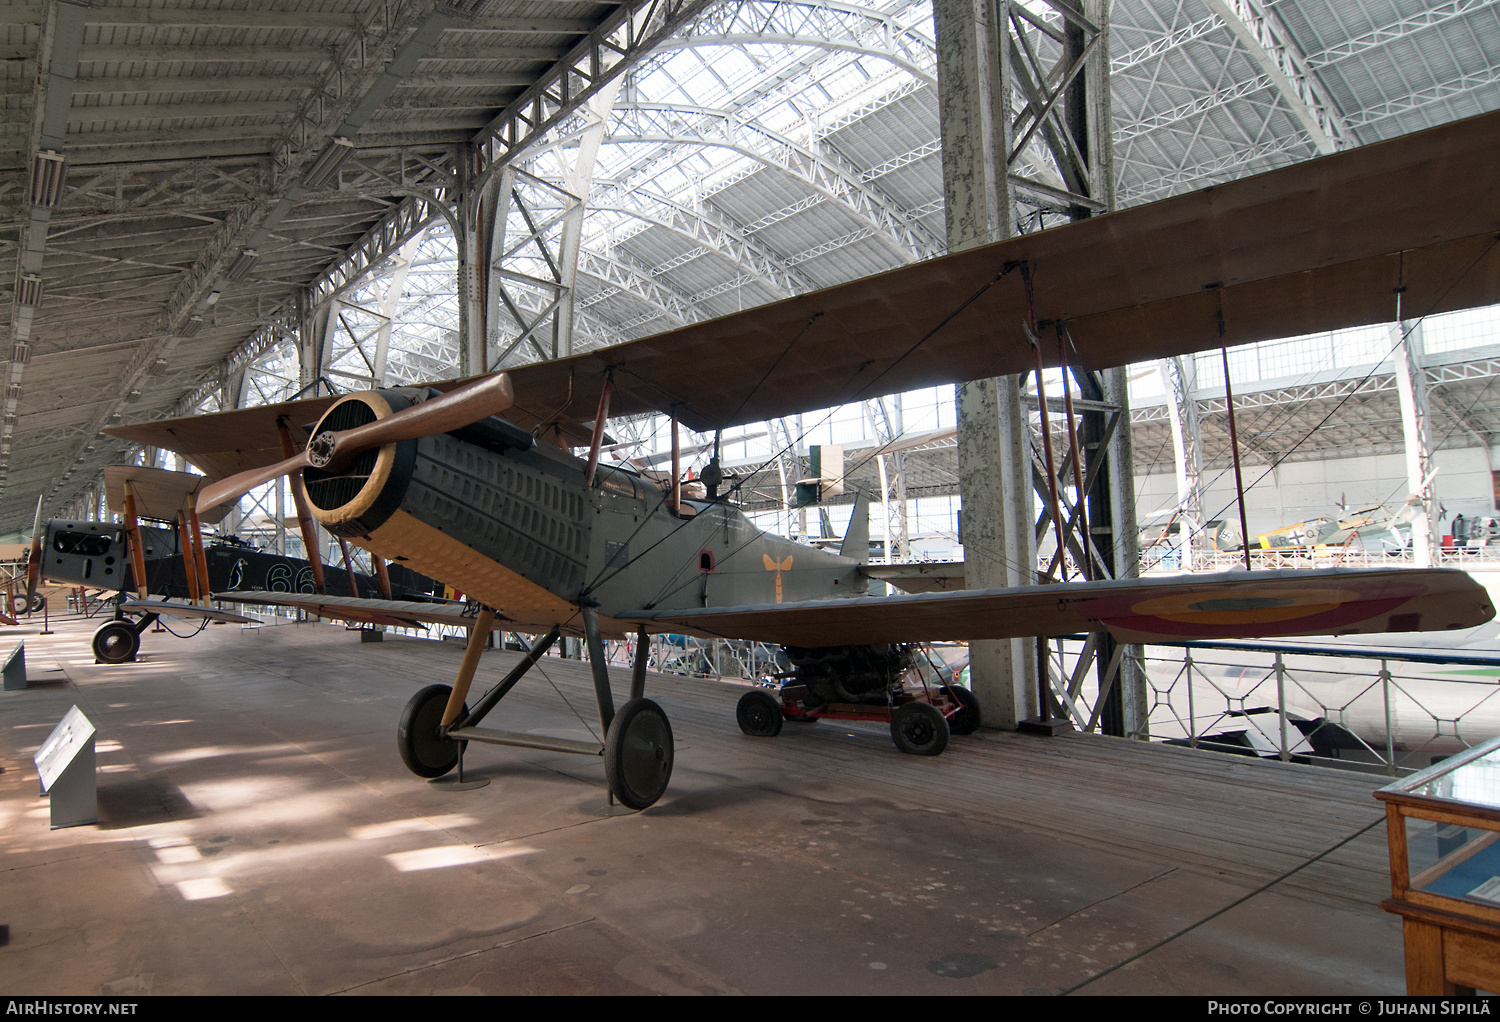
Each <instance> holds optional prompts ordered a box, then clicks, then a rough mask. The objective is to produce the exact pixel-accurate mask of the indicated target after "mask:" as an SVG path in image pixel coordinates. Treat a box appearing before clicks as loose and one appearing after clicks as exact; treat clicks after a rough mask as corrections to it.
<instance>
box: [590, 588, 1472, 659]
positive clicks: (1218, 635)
mask: <svg viewBox="0 0 1500 1022" xmlns="http://www.w3.org/2000/svg"><path fill="white" fill-rule="evenodd" d="M1494 616H1495V608H1494V606H1493V605H1492V603H1491V600H1490V597H1489V594H1488V593H1487V592H1486V591H1485V589H1484V587H1483V586H1481V585H1479V584H1478V583H1477V582H1475V581H1474V580H1473V579H1471V578H1470V577H1469V576H1468V575H1467V574H1465V573H1464V572H1462V571H1455V570H1451V569H1430V570H1412V569H1397V570H1371V571H1358V570H1346V569H1328V570H1323V571H1265V572H1254V573H1246V572H1229V573H1224V574H1218V575H1198V576H1183V577H1177V578H1171V579H1165V580H1162V581H1157V580H1154V579H1130V580H1126V581H1120V582H1070V583H1064V584H1061V585H1049V586H1025V587H1021V588H1013V589H977V590H961V591H958V592H949V593H924V594H921V595H906V596H884V597H881V596H873V597H858V598H854V599H840V600H818V601H813V602H806V603H795V604H768V605H762V606H753V607H728V608H705V609H701V610H662V611H635V612H624V613H618V614H616V615H615V617H616V618H618V619H619V620H622V621H628V622H635V623H638V624H641V625H644V626H645V627H646V628H647V629H648V630H650V631H657V632H683V633H686V634H689V635H698V636H703V637H710V638H736V639H753V640H756V641H759V642H774V643H779V644H782V645H789V646H814V647H816V646H844V645H862V644H867V643H885V642H937V641H945V640H953V641H962V640H970V639H1012V638H1022V637H1029V636H1052V635H1071V634H1074V633H1078V632H1090V631H1098V630H1100V629H1101V628H1102V629H1104V630H1107V631H1108V632H1110V634H1112V635H1113V636H1114V637H1115V638H1116V639H1119V640H1121V641H1125V642H1174V641H1181V640H1185V639H1250V638H1270V637H1276V636H1298V635H1353V634H1363V633H1370V632H1414V631H1434V630H1442V629H1452V628H1472V627H1474V626H1476V625H1481V624H1483V623H1484V622H1486V621H1488V620H1490V619H1491V618H1493V617H1494Z"/></svg>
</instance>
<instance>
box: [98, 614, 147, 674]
mask: <svg viewBox="0 0 1500 1022" xmlns="http://www.w3.org/2000/svg"><path fill="white" fill-rule="evenodd" d="M93 645H94V659H96V660H98V661H99V662H100V663H101V664H123V663H126V662H127V661H130V660H134V659H135V655H136V653H137V652H138V651H139V650H140V648H141V637H140V635H138V634H137V633H136V630H135V629H134V628H132V627H131V626H130V625H128V624H126V623H125V622H124V621H106V622H104V624H102V625H100V626H99V627H98V629H97V630H95V632H94V642H93Z"/></svg>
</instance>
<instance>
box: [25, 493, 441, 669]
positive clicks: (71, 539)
mask: <svg viewBox="0 0 1500 1022" xmlns="http://www.w3.org/2000/svg"><path fill="white" fill-rule="evenodd" d="M205 482H206V480H205V479H204V477H203V476H199V475H193V474H191V473H187V472H171V471H167V470H165V469H154V468H144V467H141V466H137V465H113V466H110V467H109V468H108V469H106V470H105V492H106V494H107V496H108V500H109V507H110V510H111V511H113V512H115V513H117V514H120V515H122V516H123V517H124V518H125V522H124V524H121V525H115V524H111V523H108V522H95V521H72V520H67V519H58V518H55V519H52V520H50V521H48V522H47V523H46V524H45V526H44V527H43V528H41V529H39V531H38V535H37V542H36V544H35V545H34V547H33V551H32V553H31V555H30V556H31V557H32V558H34V559H35V560H34V563H35V564H36V567H35V569H34V570H33V571H32V572H30V573H29V575H28V581H29V585H28V590H29V596H28V602H30V601H31V600H32V599H34V596H35V593H36V591H37V580H38V579H39V580H41V581H42V582H53V583H59V584H62V585H66V586H85V587H88V588H92V589H100V590H104V591H106V592H111V593H116V594H119V595H120V596H121V599H120V600H118V601H117V603H116V607H115V612H114V615H113V617H112V619H111V620H107V621H105V622H104V623H102V624H101V625H100V626H99V628H98V629H97V630H96V631H95V632H94V636H93V650H94V656H95V657H96V658H97V659H98V660H99V661H100V662H101V663H111V664H114V663H124V662H126V661H128V660H133V659H135V655H136V653H137V652H138V651H139V649H140V641H141V639H140V637H141V635H142V634H144V633H145V631H146V629H147V628H149V627H151V625H152V624H154V623H155V622H156V621H157V619H158V618H159V617H162V616H166V617H175V618H187V619H192V620H198V621H201V622H205V623H206V622H208V621H222V622H242V623H243V622H252V621H254V619H253V618H247V617H244V616H243V615H239V614H234V613H230V612H228V611H223V610H218V609H215V608H212V607H209V606H207V603H208V600H207V595H208V594H209V593H215V594H218V596H219V598H220V599H223V600H231V601H232V600H233V599H234V594H235V593H236V592H239V591H247V590H256V591H268V592H277V593H294V592H300V593H313V592H316V591H317V588H318V586H317V583H318V582H319V581H321V582H322V585H323V590H324V592H326V593H328V594H330V595H334V596H365V597H370V598H377V599H378V598H380V597H382V596H383V595H385V592H384V588H383V586H384V585H389V586H390V589H391V592H390V595H392V596H395V597H399V598H401V599H408V600H410V599H422V598H431V597H436V596H440V595H441V590H442V588H443V587H442V586H441V585H440V584H438V583H435V582H434V581H433V580H432V579H430V578H426V577H425V576H422V575H418V574H417V573H416V572H413V571H411V570H410V569H408V568H405V567H403V566H399V565H398V566H396V567H395V568H394V569H393V570H391V571H389V579H388V581H387V582H386V583H384V584H383V583H382V582H381V580H379V579H377V578H374V577H371V576H369V575H364V574H360V573H357V572H354V571H353V570H352V569H351V570H347V571H345V570H338V569H334V568H331V567H329V566H327V565H324V566H323V568H324V571H323V572H321V573H318V572H315V571H314V569H313V566H312V565H311V564H310V563H309V562H308V561H306V560H304V559H302V558H299V557H286V556H282V555H280V554H275V553H269V552H266V551H262V550H256V549H254V548H252V547H250V546H248V545H247V544H245V543H241V542H239V541H237V540H233V539H232V538H231V539H225V540H219V541H216V542H213V543H209V544H206V545H205V544H202V541H201V537H200V536H199V535H198V534H197V531H196V530H195V528H194V526H195V525H196V522H194V521H192V520H191V518H190V516H189V515H188V512H190V511H191V509H192V505H193V500H194V498H196V496H197V494H198V491H199V489H200V488H201V487H202V485H203V484H204V483H205ZM127 495H128V496H127ZM227 510H228V509H227V508H222V509H215V511H214V512H210V513H209V514H207V515H205V516H204V520H205V521H206V523H207V524H210V525H213V524H216V523H218V522H219V521H221V520H222V519H223V517H224V514H225V513H226V512H227ZM139 519H147V520H151V521H158V522H166V523H170V525H171V527H170V528H156V527H152V526H147V525H140V524H138V521H139ZM137 552H139V556H138V557H137ZM28 567H30V566H28ZM351 586H352V587H354V589H353V590H351ZM127 594H134V596H135V597H136V598H131V599H126V598H124V597H125V596H126V595H127Z"/></svg>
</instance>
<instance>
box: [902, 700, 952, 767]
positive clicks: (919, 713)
mask: <svg viewBox="0 0 1500 1022" xmlns="http://www.w3.org/2000/svg"><path fill="white" fill-rule="evenodd" d="M891 740H892V741H894V742H895V743H896V748H898V749H900V750H901V751H902V752H909V753H911V754H912V755H913V756H936V755H937V754H938V753H940V752H942V751H943V750H944V749H946V748H947V747H948V721H947V720H946V719H945V718H944V717H943V711H942V710H940V709H938V708H937V707H936V706H933V705H932V704H931V703H923V702H912V703H902V704H901V705H900V706H898V707H896V712H895V713H893V714H891Z"/></svg>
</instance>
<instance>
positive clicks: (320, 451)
mask: <svg viewBox="0 0 1500 1022" xmlns="http://www.w3.org/2000/svg"><path fill="white" fill-rule="evenodd" d="M336 447H338V437H337V436H335V435H334V434H333V432H332V431H331V430H330V431H327V432H323V433H319V434H318V435H317V436H315V437H313V438H312V439H311V440H310V441H308V444H307V462H308V464H310V465H312V466H313V467H314V468H326V467H327V466H328V463H329V462H330V461H332V460H333V452H334V449H335V448H336Z"/></svg>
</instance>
